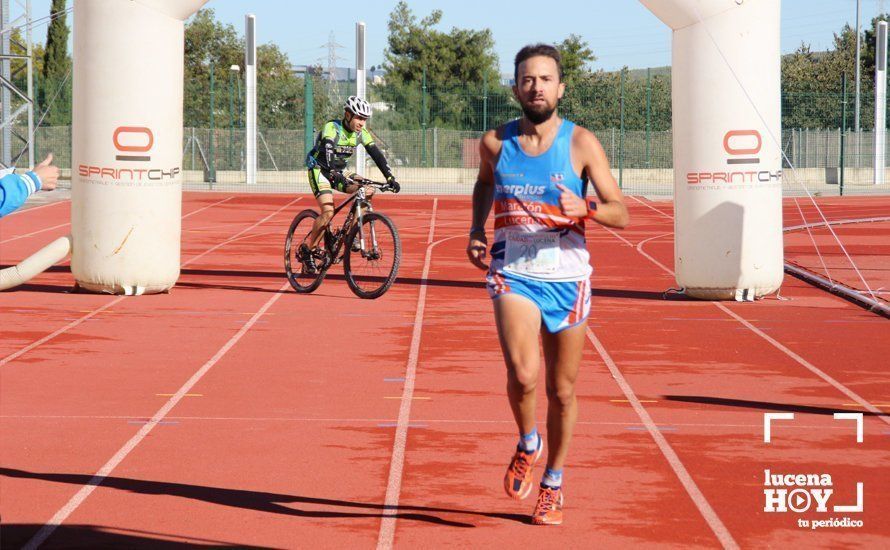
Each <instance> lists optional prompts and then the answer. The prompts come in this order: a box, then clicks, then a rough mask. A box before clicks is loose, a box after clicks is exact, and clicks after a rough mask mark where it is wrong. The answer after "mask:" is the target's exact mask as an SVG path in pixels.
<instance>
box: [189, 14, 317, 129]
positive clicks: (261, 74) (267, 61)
mask: <svg viewBox="0 0 890 550" xmlns="http://www.w3.org/2000/svg"><path fill="white" fill-rule="evenodd" d="M233 65H237V66H238V67H239V69H240V70H238V71H237V72H236V71H232V70H231V67H232V66H233ZM211 67H212V69H213V76H214V86H213V93H214V119H215V120H214V123H215V125H216V126H217V127H222V128H226V127H229V125H230V124H231V122H232V118H230V117H232V116H233V118H234V124H235V126H236V127H239V126H240V125H241V124H242V123H243V115H242V114H241V113H243V110H244V104H243V99H242V98H243V94H244V91H245V90H244V81H243V78H244V39H243V38H241V37H239V36H238V33H237V32H236V31H235V27H234V26H232V25H223V24H222V23H220V22H219V21H217V20H216V15H215V13H214V11H213V10H212V9H204V10H201V11H199V12H198V13H197V14H196V15H195V17H194V18H193V19H192V20H191V21H189V23H188V24H187V25H186V29H185V105H184V110H185V125H186V126H198V127H208V126H209V125H210V70H211ZM239 90H240V93H239ZM303 90H304V81H303V79H302V78H298V77H297V76H296V75H295V74H294V73H293V70H292V68H291V62H290V60H289V59H288V57H287V54H285V53H284V52H282V51H281V49H280V48H279V47H278V46H277V45H275V44H262V45H260V46H257V123H258V124H259V126H260V128H296V127H300V126H302V124H303V109H304V104H303V93H304V92H303ZM230 93H232V94H234V96H235V100H234V104H235V105H234V112H233V113H232V112H230V111H231V109H230V100H229V94H230Z"/></svg>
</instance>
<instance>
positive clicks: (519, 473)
mask: <svg viewBox="0 0 890 550" xmlns="http://www.w3.org/2000/svg"><path fill="white" fill-rule="evenodd" d="M543 451H544V440H543V439H542V438H541V436H538V448H537V450H535V451H534V452H531V453H527V452H525V451H523V450H522V449H520V448H519V447H518V446H517V447H516V454H514V455H513V460H511V461H510V465H509V466H507V473H506V474H504V490H505V491H506V492H507V495H508V496H509V497H510V498H515V499H516V500H522V499H524V498H525V497H527V496H528V494H529V493H530V492H531V490H532V477H533V471H534V469H535V464H537V463H538V459H540V458H541V454H542V453H543Z"/></svg>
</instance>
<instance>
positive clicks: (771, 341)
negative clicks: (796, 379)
mask: <svg viewBox="0 0 890 550" xmlns="http://www.w3.org/2000/svg"><path fill="white" fill-rule="evenodd" d="M667 235H672V233H665V234H664V235H658V236H656V237H651V238H649V239H646V240H645V241H640V243H639V244H638V245H637V251H639V253H640V254H642V255H643V256H645V257H646V258H647V259H649V261H651V262H652V263H654V264H655V265H657V266H658V267H660V268H661V269H663V270H664V271H666V272H667V273H668V274H669V275H671V276H673V275H674V271H673V270H672V269H670V268H668V267H666V266H665V265H664V264H662V263H661V262H659V261H658V260H656V259H655V258H653V257H652V256H650V255H649V254H647V253H646V252H644V251H643V245H644V244H646V243H647V242H649V241H651V240H653V239H658V238H661V237H665V236H667ZM711 303H712V304H713V305H714V306H715V307H717V309H719V310H721V311H722V312H724V313H726V314H727V315H729V316H730V317H732V318H733V319H735V320H736V321H738V322H739V323H741V324H742V326H744V327H745V328H747V329H748V330H750V331H751V332H753V333H754V334H756V335H757V336H759V337H761V338H762V339H764V340H766V341H767V342H768V343H769V344H770V345H771V346H773V347H774V348H776V349H777V350H779V351H781V352H782V353H784V354H785V355H787V356H788V357H790V358H791V359H792V360H794V361H795V362H796V363H797V364H799V365H800V366H802V367H804V368H805V369H807V370H808V371H810V372H812V373H813V374H815V375H816V376H818V377H819V378H821V379H822V380H824V381H825V382H828V384H830V385H831V386H832V387H834V388H835V389H836V390H838V391H839V392H841V393H843V394H844V395H846V396H847V397H849V398H850V399H852V400H853V401H855V402H856V403H857V404H859V406H861V407H863V408H864V409H865V410H867V411H869V412H872V413H876V416H877V418H878V419H880V420H881V421H882V422H884V423H885V424H890V418H888V417H887V416H885V415H883V413H882V411H881V410H880V409H878V408H877V407H875V406H874V405H872V404H871V403H870V402H869V401H867V400H866V399H865V398H863V397H861V396H860V395H859V394H857V393H856V392H854V391H853V390H851V389H850V388H848V387H847V386H845V385H843V384H841V383H840V382H838V381H837V380H835V379H834V378H832V377H831V376H829V375H828V374H827V373H825V371H823V370H822V369H820V368H818V367H816V366H815V365H813V364H812V363H810V362H809V361H807V360H806V359H804V358H803V357H801V356H800V355H798V354H796V353H794V352H793V351H791V349H789V348H788V347H787V346H785V345H784V344H782V343H781V342H779V341H778V340H776V339H775V338H773V337H771V336H769V335H768V334H766V333H765V332H763V331H762V330H760V329H758V328H757V327H755V326H754V325H753V324H751V323H750V322H749V321H747V320H746V319H744V318H743V317H741V316H740V315H738V314H736V313H735V312H733V311H732V310H730V309H729V308H728V307H726V306H725V305H723V304H721V303H720V302H711Z"/></svg>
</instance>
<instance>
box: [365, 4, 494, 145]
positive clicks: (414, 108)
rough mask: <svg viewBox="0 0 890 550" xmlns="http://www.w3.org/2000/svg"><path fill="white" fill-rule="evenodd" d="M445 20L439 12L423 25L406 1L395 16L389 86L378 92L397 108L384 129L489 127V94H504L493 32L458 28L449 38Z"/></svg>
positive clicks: (387, 57) (389, 48)
mask: <svg viewBox="0 0 890 550" xmlns="http://www.w3.org/2000/svg"><path fill="white" fill-rule="evenodd" d="M441 20H442V10H434V11H433V12H432V13H431V14H430V15H428V16H426V17H424V18H423V19H421V20H420V21H418V20H417V18H416V17H415V16H414V14H413V13H412V12H411V10H410V8H409V7H408V4H407V3H405V2H404V1H401V2H399V3H398V4H397V5H396V7H395V8H394V9H393V11H392V13H390V16H389V23H388V29H389V37H388V40H387V48H386V51H385V52H384V58H385V63H384V68H385V69H386V84H385V85H384V86H382V87H379V88H378V89H377V90H376V91H377V92H379V93H380V95H381V96H382V97H383V99H384V100H385V101H386V102H388V103H390V104H391V105H393V106H395V107H396V108H395V109H393V110H391V111H389V112H387V113H386V116H385V117H381V121H380V123H379V124H380V125H383V126H389V127H411V128H416V127H417V126H419V125H421V123H422V122H423V121H425V122H426V123H427V124H428V125H438V126H444V127H455V128H465V127H467V128H478V127H480V126H481V125H482V124H484V123H485V121H484V119H483V115H484V105H485V101H486V92H488V94H489V95H490V94H497V93H500V94H504V91H503V90H500V87H499V86H496V84H497V83H498V81H499V78H498V69H497V62H498V60H497V56H496V55H495V53H494V38H493V37H492V34H491V31H490V30H489V29H485V30H478V31H477V30H470V29H459V28H453V29H451V31H450V32H448V33H445V32H442V31H440V30H437V29H436V28H435V27H436V26H437V25H438V24H439V23H440V22H441ZM424 85H425V86H426V88H425V89H424ZM424 96H425V98H424ZM424 108H425V109H426V111H425V112H423V109H424Z"/></svg>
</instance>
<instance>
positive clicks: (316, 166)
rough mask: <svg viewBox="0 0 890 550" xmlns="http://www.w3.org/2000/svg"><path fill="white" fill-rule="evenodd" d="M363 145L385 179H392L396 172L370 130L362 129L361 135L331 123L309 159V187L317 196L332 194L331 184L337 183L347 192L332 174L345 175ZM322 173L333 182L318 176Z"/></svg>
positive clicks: (327, 123)
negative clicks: (392, 170)
mask: <svg viewBox="0 0 890 550" xmlns="http://www.w3.org/2000/svg"><path fill="white" fill-rule="evenodd" d="M359 145H362V146H364V148H365V150H366V151H367V152H368V156H370V157H371V158H372V159H373V160H374V164H376V165H377V168H379V169H380V172H382V173H383V177H384V178H386V179H389V178H391V177H392V172H391V171H390V169H389V165H387V163H386V159H385V158H384V157H383V153H382V152H381V151H380V148H379V147H377V145H376V144H375V143H374V138H373V137H372V136H371V133H370V132H369V131H368V129H367V128H362V130H361V132H360V133H359V132H352V131H350V130H349V129H348V128H347V127H345V126H344V125H343V123H342V122H341V121H339V120H329V121H328V122H326V123H325V125H324V126H323V127H322V129H321V131H320V132H319V133H318V135H317V136H316V138H315V146H314V147H312V150H311V151H309V154H308V155H307V156H306V167H307V168H309V185H310V186H311V187H312V192H313V193H314V194H315V195H316V196H317V195H318V194H320V193H330V192H331V185H330V184H333V185H334V186H335V188H336V189H337V190H338V191H341V192H342V191H345V189H342V187H343V186H342V184H341V183H340V182H334V181H332V178H331V171H334V170H336V171H338V172H342V171H343V170H345V169H346V165H347V163H348V162H349V158H350V157H351V156H352V155H353V154H354V153H355V148H356V147H358V146H359ZM319 173H320V174H322V175H324V177H325V179H327V180H329V182H330V183H328V182H325V181H323V180H321V179H320V178H319V177H318V176H319Z"/></svg>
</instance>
